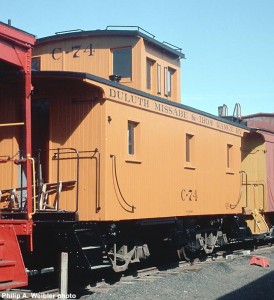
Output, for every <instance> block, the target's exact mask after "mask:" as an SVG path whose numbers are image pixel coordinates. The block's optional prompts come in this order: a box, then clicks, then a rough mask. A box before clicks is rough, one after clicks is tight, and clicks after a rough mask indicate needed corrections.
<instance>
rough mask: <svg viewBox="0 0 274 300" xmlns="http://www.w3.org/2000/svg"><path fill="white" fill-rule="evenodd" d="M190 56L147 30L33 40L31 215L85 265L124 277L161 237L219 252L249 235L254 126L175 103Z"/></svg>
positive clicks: (190, 247)
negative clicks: (247, 165)
mask: <svg viewBox="0 0 274 300" xmlns="http://www.w3.org/2000/svg"><path fill="white" fill-rule="evenodd" d="M183 58H184V54H183V53H182V52H181V50H180V49H179V48H177V47H174V46H172V45H170V44H167V43H160V42H158V41H156V40H155V38H154V36H150V35H149V34H148V33H147V32H143V31H142V30H141V29H140V28H134V29H132V28H130V29H128V28H127V29H124V28H123V29H122V30H117V29H116V28H107V29H106V30H95V31H87V32H86V31H76V32H62V33H57V34H56V35H54V36H50V37H46V38H42V39H38V40H37V43H36V46H35V49H34V51H33V69H35V70H36V71H33V86H34V93H33V101H32V116H33V122H32V125H33V127H32V134H33V153H35V152H36V151H39V161H37V166H36V167H37V170H38V171H37V172H36V174H37V182H39V183H38V187H39V189H40V192H39V195H40V196H39V200H38V203H37V210H36V213H35V215H34V216H33V218H34V220H35V222H36V223H37V226H36V231H37V234H38V235H41V234H42V235H43V236H45V232H42V233H40V231H39V230H40V229H41V230H42V231H43V228H45V231H47V233H50V234H49V237H48V242H47V243H49V242H50V241H51V240H52V239H53V236H54V235H56V232H58V237H59V240H60V241H62V243H61V244H62V246H61V247H62V248H64V249H63V251H67V252H69V253H71V258H70V260H72V261H75V260H79V261H78V262H77V264H78V265H79V268H80V267H81V268H85V266H88V268H90V269H98V268H104V267H109V265H110V264H111V267H112V268H113V269H114V270H115V271H123V270H125V269H126V268H127V267H128V264H129V263H130V262H135V261H139V260H140V259H142V258H146V257H147V256H148V255H149V253H150V252H151V250H152V249H153V250H154V251H155V248H156V251H157V247H159V245H160V244H159V241H164V240H165V241H170V240H172V241H173V242H174V244H175V245H176V247H175V248H176V249H179V254H181V252H183V253H185V251H181V250H180V249H184V250H185V249H187V250H188V251H190V252H195V251H196V250H197V249H200V248H202V249H203V250H204V251H205V252H206V253H211V252H212V251H213V249H214V248H215V247H216V246H219V245H223V244H225V243H227V242H228V240H229V239H244V238H246V237H248V236H249V235H250V232H249V230H248V227H247V226H245V223H244V221H243V219H242V217H241V216H240V215H241V214H242V205H241V202H240V201H239V197H240V193H241V188H242V183H241V174H240V171H241V151H240V149H241V142H242V138H243V136H244V134H245V133H246V132H249V129H248V128H247V127H246V126H245V125H244V124H242V123H241V122H232V121H230V120H225V119H224V118H219V117H216V116H213V115H210V114H207V113H205V112H202V111H198V110H196V109H193V108H190V107H187V106H184V105H182V104H180V103H179V102H180V62H181V59H183ZM38 149H39V150H38ZM34 156H35V155H34ZM49 220H54V221H55V222H56V224H54V226H53V230H52V231H48V221H49ZM60 220H63V221H64V222H60ZM45 222H46V223H47V226H46V227H45ZM58 227H59V228H58ZM39 228H40V229H39ZM232 228H233V230H232ZM34 234H35V233H34ZM97 234H98V235H99V236H98V235H97ZM45 240H46V239H44V241H45ZM73 241H75V242H73ZM82 243H83V244H82ZM184 246H185V247H184ZM43 248H45V246H44V245H43ZM75 249H77V253H83V255H82V256H83V257H82V258H81V259H80V255H79V254H77V255H78V257H75V256H76V255H75V254H73V253H74V252H76V251H75ZM79 249H80V250H79ZM102 254H103V255H102ZM106 258H108V259H106ZM86 259H87V260H86ZM80 260H81V262H80ZM87 261H88V264H87V263H86V262H87Z"/></svg>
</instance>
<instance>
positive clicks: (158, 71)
mask: <svg viewBox="0 0 274 300" xmlns="http://www.w3.org/2000/svg"><path fill="white" fill-rule="evenodd" d="M161 72H162V68H161V65H159V64H157V94H158V95H161V91H162V87H161V80H162V77H161Z"/></svg>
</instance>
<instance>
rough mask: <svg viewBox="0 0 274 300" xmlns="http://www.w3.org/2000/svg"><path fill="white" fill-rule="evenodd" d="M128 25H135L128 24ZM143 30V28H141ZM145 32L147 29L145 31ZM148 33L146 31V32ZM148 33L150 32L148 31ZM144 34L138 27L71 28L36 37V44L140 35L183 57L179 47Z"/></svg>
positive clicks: (155, 44)
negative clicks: (90, 37)
mask: <svg viewBox="0 0 274 300" xmlns="http://www.w3.org/2000/svg"><path fill="white" fill-rule="evenodd" d="M128 27H137V26H128ZM142 30H143V29H142ZM145 32H147V31H145ZM147 33H148V32H147ZM148 34H150V33H148ZM148 34H145V33H143V32H141V31H140V27H137V30H108V29H105V30H100V29H97V30H89V31H84V30H80V29H79V30H72V31H68V32H57V33H56V34H55V35H52V36H48V37H44V38H40V39H37V44H41V43H49V42H51V41H58V40H65V39H75V38H82V37H88V36H93V37H107V36H116V37H118V36H124V37H128V36H130V37H141V38H143V39H144V40H146V41H147V42H149V43H151V44H153V45H154V46H155V47H157V48H160V49H162V50H164V51H166V52H168V53H169V54H171V55H174V56H176V57H180V58H185V55H184V54H183V53H182V52H181V49H180V48H178V47H176V46H174V45H172V44H169V43H166V42H163V43H161V42H159V41H157V40H156V39H155V38H154V35H152V34H150V35H151V36H149V35H148Z"/></svg>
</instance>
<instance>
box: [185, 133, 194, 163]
mask: <svg viewBox="0 0 274 300" xmlns="http://www.w3.org/2000/svg"><path fill="white" fill-rule="evenodd" d="M193 137H194V136H193V135H192V134H188V133H187V134H186V162H187V163H191V162H193V157H192V156H193V140H194V138H193Z"/></svg>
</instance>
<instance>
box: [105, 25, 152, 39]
mask: <svg viewBox="0 0 274 300" xmlns="http://www.w3.org/2000/svg"><path fill="white" fill-rule="evenodd" d="M109 28H137V31H143V32H145V33H147V34H149V35H150V36H152V38H155V35H154V34H152V33H150V32H148V31H147V30H145V29H143V28H142V27H140V26H127V25H121V26H119V25H108V26H107V27H106V30H108V29H109Z"/></svg>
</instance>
